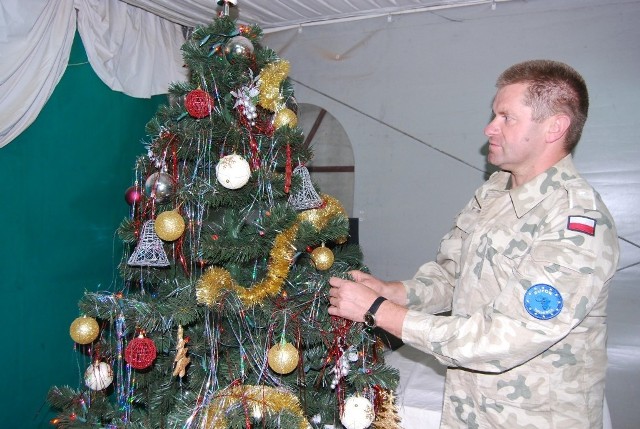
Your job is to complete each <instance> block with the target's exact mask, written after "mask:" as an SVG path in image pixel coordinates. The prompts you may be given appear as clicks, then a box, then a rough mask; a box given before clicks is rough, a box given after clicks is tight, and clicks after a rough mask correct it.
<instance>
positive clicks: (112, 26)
mask: <svg viewBox="0 0 640 429" xmlns="http://www.w3.org/2000/svg"><path fill="white" fill-rule="evenodd" d="M76 28H77V30H78V33H79V34H80V37H81V38H82V43H83V45H84V47H85V50H86V52H87V57H88V59H89V63H90V64H91V66H92V68H93V69H94V71H95V72H96V74H97V75H98V76H99V77H100V79H101V80H102V81H103V82H104V83H105V84H106V85H107V86H108V87H109V88H111V89H113V90H115V91H121V92H123V93H125V94H127V95H130V96H132V97H138V98H149V97H151V96H153V95H157V94H164V93H166V92H167V90H168V87H169V85H170V84H171V83H172V82H176V81H182V80H185V79H186V77H187V70H186V69H185V68H184V67H183V62H182V53H181V51H180V47H181V45H182V44H183V43H184V36H183V33H182V27H181V25H180V24H177V23H175V22H173V21H171V20H167V19H164V18H163V17H160V16H157V15H155V14H153V13H151V12H148V11H146V10H144V9H141V8H139V7H135V6H132V5H130V4H127V3H124V2H121V1H120V0H56V1H50V0H2V3H0V106H1V108H0V148H1V147H3V146H5V145H6V144H8V143H9V142H11V141H12V140H13V139H14V138H15V137H17V136H18V135H19V134H20V133H21V132H23V131H24V130H25V129H26V128H27V127H28V126H29V125H31V123H33V121H34V120H35V119H36V117H37V116H38V114H39V113H40V111H41V110H42V108H43V107H44V105H45V104H46V102H47V100H48V99H49V97H50V96H51V94H52V93H53V90H54V89H55V87H56V85H57V84H58V82H60V79H61V78H62V75H63V73H64V71H65V69H66V66H67V64H68V62H69V54H70V52H71V45H72V43H73V38H74V35H75V31H76Z"/></svg>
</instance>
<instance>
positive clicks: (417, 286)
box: [402, 198, 478, 314]
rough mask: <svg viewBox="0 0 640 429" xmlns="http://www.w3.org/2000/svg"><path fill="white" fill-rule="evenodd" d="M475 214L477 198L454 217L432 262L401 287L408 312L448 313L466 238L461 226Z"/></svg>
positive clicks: (469, 221)
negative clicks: (463, 241)
mask: <svg viewBox="0 0 640 429" xmlns="http://www.w3.org/2000/svg"><path fill="white" fill-rule="evenodd" d="M477 211H478V204H477V202H476V199H475V198H474V199H472V200H471V201H469V203H468V204H467V205H466V206H465V208H464V209H463V210H462V211H461V212H460V213H459V214H458V216H457V217H456V222H455V225H454V227H453V228H452V229H451V230H450V231H449V232H448V233H447V234H446V235H445V236H444V238H443V239H442V240H441V241H440V247H439V249H438V253H437V255H436V259H435V261H430V262H427V263H425V264H423V265H422V266H421V267H420V268H419V269H418V272H417V273H416V274H415V275H414V276H413V278H412V279H411V280H405V281H403V282H402V283H403V284H404V287H405V291H406V295H407V303H406V307H407V308H408V309H410V310H415V311H420V312H424V313H429V314H438V313H442V312H445V311H449V310H451V301H452V297H453V288H454V286H455V279H456V277H457V276H458V273H459V271H460V259H461V257H462V239H463V237H464V236H465V235H466V230H465V228H464V225H466V224H470V223H472V222H473V217H474V213H476V212H477Z"/></svg>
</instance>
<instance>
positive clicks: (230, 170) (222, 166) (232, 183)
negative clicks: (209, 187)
mask: <svg viewBox="0 0 640 429" xmlns="http://www.w3.org/2000/svg"><path fill="white" fill-rule="evenodd" d="M216 177H217V178H218V182H220V184H221V185H222V186H224V187H225V188H227V189H238V188H242V187H243V186H244V185H246V184H247V182H248V181H249V178H250V177H251V167H250V166H249V163H248V162H247V160H246V159H244V158H243V157H242V156H240V155H236V154H235V153H234V154H231V155H227V156H225V157H222V158H221V159H220V162H218V164H217V165H216Z"/></svg>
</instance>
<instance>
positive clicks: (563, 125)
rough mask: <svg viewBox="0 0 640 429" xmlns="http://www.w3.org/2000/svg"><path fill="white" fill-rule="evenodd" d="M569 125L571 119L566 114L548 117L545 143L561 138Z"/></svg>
mask: <svg viewBox="0 0 640 429" xmlns="http://www.w3.org/2000/svg"><path fill="white" fill-rule="evenodd" d="M569 125H571V119H570V118H569V116H567V115H563V114H557V115H553V116H552V117H550V118H549V128H548V129H547V143H553V142H555V141H558V140H560V139H562V138H563V137H564V136H565V135H566V134H567V130H568V129H569Z"/></svg>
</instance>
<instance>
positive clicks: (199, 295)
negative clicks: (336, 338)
mask: <svg viewBox="0 0 640 429" xmlns="http://www.w3.org/2000/svg"><path fill="white" fill-rule="evenodd" d="M321 196H322V200H323V204H322V206H320V207H319V208H317V209H312V210H305V211H303V212H302V213H300V214H299V215H298V219H297V220H296V222H295V223H294V224H293V225H292V226H291V227H289V228H288V229H286V230H285V231H283V232H282V233H280V234H278V235H277V236H276V238H275V240H274V244H273V247H272V248H271V251H270V252H269V264H268V265H267V274H266V275H265V278H264V279H263V280H262V281H261V282H258V283H256V284H253V285H251V286H249V287H244V286H242V285H239V284H238V283H237V282H236V281H235V280H234V279H233V277H232V276H231V273H229V271H227V270H225V269H224V268H221V267H211V268H209V269H207V270H206V271H205V273H204V274H203V275H202V277H200V279H199V280H198V284H197V285H196V299H197V301H198V303H200V304H205V305H207V306H209V307H213V306H214V305H215V304H216V302H218V299H219V298H220V296H221V295H222V293H223V292H224V291H234V292H235V293H236V294H237V295H238V298H239V299H240V300H241V301H242V303H243V304H244V305H245V306H246V307H253V306H255V305H256V304H260V303H261V302H262V301H263V300H264V299H265V298H267V297H268V296H275V295H277V294H278V293H280V291H281V290H282V285H283V284H284V281H285V279H286V278H287V276H288V275H289V269H290V268H291V261H292V260H293V257H294V255H295V253H296V251H297V249H296V248H295V246H294V245H293V243H294V240H295V238H296V234H297V233H298V229H299V228H300V223H301V222H305V221H306V222H309V223H311V224H312V225H313V226H314V227H315V228H316V229H318V230H321V229H322V228H324V227H325V226H326V225H327V223H328V222H329V220H330V219H331V218H333V217H334V216H345V217H346V216H347V214H346V212H345V210H344V208H343V207H342V205H341V204H340V202H339V201H338V200H337V199H335V198H333V197H331V196H329V195H326V194H323V195H321Z"/></svg>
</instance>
